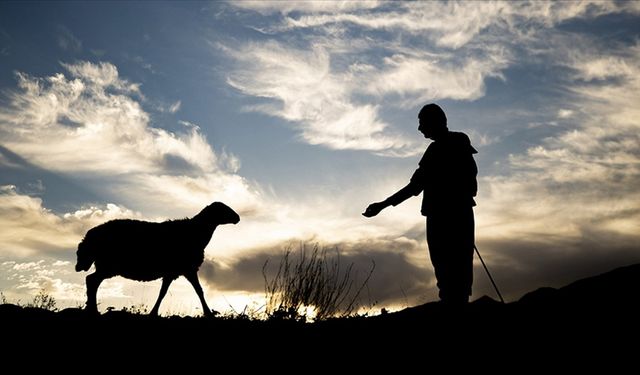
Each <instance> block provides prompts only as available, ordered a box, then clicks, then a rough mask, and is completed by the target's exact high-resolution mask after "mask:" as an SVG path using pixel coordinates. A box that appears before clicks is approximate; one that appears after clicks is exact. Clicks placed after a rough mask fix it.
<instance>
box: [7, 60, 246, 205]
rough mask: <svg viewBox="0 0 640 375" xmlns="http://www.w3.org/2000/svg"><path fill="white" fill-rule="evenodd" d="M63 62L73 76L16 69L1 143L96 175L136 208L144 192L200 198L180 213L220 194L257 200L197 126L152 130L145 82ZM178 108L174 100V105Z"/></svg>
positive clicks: (70, 170) (42, 161) (79, 173)
mask: <svg viewBox="0 0 640 375" xmlns="http://www.w3.org/2000/svg"><path fill="white" fill-rule="evenodd" d="M62 66H63V67H64V68H65V69H66V70H67V72H68V75H69V76H65V75H64V74H62V73H58V74H54V75H52V76H49V77H45V78H37V77H31V76H29V75H27V74H23V73H17V78H18V89H17V90H13V91H9V92H8V93H7V97H8V105H7V106H5V107H2V108H0V135H1V136H2V145H3V146H4V147H6V148H7V149H9V150H10V151H11V152H14V153H16V154H18V155H19V156H20V157H22V158H24V159H25V160H27V161H28V162H30V163H32V164H34V165H36V166H38V167H41V168H44V169H47V170H51V171H55V172H59V173H64V174H68V175H71V176H76V177H83V178H89V179H92V180H93V181H96V180H97V181H99V183H98V186H97V189H99V190H100V189H101V190H102V193H104V194H111V195H110V196H111V197H112V198H111V199H118V200H121V201H123V202H125V204H132V205H136V206H137V207H138V208H142V207H144V201H145V199H141V200H139V199H138V198H142V196H141V195H140V191H144V193H145V194H146V196H144V198H146V199H147V200H153V201H156V202H165V203H166V202H176V201H181V200H183V199H184V197H188V196H190V197H197V199H190V200H189V202H187V205H186V206H185V207H184V208H183V209H184V211H181V212H191V211H194V210H196V209H201V208H202V207H204V205H206V204H208V203H211V201H213V200H214V199H218V200H229V201H231V203H238V202H245V203H246V204H252V203H254V202H255V197H254V192H252V191H251V189H252V188H251V186H250V185H249V184H248V183H247V182H246V181H244V179H242V178H241V177H240V176H238V175H236V174H235V170H229V169H227V168H228V167H229V166H231V167H237V160H236V158H235V157H234V156H233V155H229V154H226V153H222V154H220V155H217V154H216V153H215V152H214V151H213V149H212V148H211V146H210V145H209V143H208V141H207V139H206V138H205V136H204V135H203V134H202V132H201V131H200V128H199V127H198V126H196V125H194V124H188V125H187V126H185V127H184V131H183V132H179V133H177V132H170V131H167V130H164V129H161V128H157V127H153V126H152V125H151V121H150V116H149V114H148V113H147V112H145V111H144V110H143V109H142V106H141V104H140V101H141V100H144V96H143V95H142V93H141V92H140V86H139V85H138V84H135V83H130V82H128V81H127V80H125V79H123V78H121V77H120V76H119V73H118V70H117V68H116V67H115V66H114V65H112V64H110V63H104V62H103V63H98V64H93V63H90V62H77V63H74V64H62ZM179 107H180V102H177V103H174V105H172V109H171V110H178V108H179ZM54 139H55V142H45V141H43V140H54ZM159 182H162V183H163V185H162V186H161V187H157V186H156V187H155V188H154V186H153V184H155V183H159ZM227 183H228V184H229V185H227ZM132 184H136V185H140V186H142V188H141V189H138V188H137V187H136V186H132ZM207 184H208V185H207ZM205 191H206V192H208V193H204V192H205ZM188 192H189V193H193V192H197V194H185V193H188ZM174 194H180V195H174ZM127 197H129V198H127ZM156 207H158V208H159V209H160V210H159V211H157V212H155V213H153V212H152V213H150V214H151V215H168V214H169V215H170V214H171V213H172V212H174V213H175V211H173V210H171V205H170V206H169V207H168V209H167V208H165V209H162V208H161V207H159V205H156Z"/></svg>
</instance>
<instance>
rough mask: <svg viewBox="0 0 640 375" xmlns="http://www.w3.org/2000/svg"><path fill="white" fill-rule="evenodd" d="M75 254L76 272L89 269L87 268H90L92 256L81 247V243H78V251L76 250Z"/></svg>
mask: <svg viewBox="0 0 640 375" xmlns="http://www.w3.org/2000/svg"><path fill="white" fill-rule="evenodd" d="M76 255H77V257H78V261H77V263H76V272H80V271H89V268H91V264H93V257H92V256H91V253H90V252H88V251H87V250H86V249H84V248H82V245H80V246H79V247H78V251H76Z"/></svg>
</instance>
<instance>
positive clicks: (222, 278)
mask: <svg viewBox="0 0 640 375" xmlns="http://www.w3.org/2000/svg"><path fill="white" fill-rule="evenodd" d="M312 247H313V246H312V245H310V246H307V247H306V250H307V251H311V249H312ZM285 249H291V250H293V251H292V255H291V256H290V259H291V260H292V261H294V262H295V261H296V259H297V257H298V256H299V254H300V245H298V246H291V245H286V244H283V245H282V246H280V247H274V248H269V249H263V250H261V251H258V252H256V253H253V254H251V255H247V256H244V257H242V258H239V259H237V260H235V261H234V262H233V263H231V264H229V265H223V264H221V263H220V262H218V261H216V260H213V259H207V260H205V262H204V263H203V265H202V266H201V267H200V277H201V278H202V280H203V281H204V282H206V283H207V284H209V285H211V286H213V287H215V288H218V289H222V290H244V291H250V292H261V291H264V289H265V279H264V275H263V267H264V266H265V263H266V262H267V261H268V264H267V267H266V268H265V270H266V273H267V277H268V278H269V280H271V279H272V278H273V275H274V274H275V272H276V271H277V269H278V266H279V265H280V262H281V259H282V256H283V255H284V251H285ZM324 249H325V250H326V251H327V258H328V259H337V258H335V257H336V256H339V258H338V259H339V264H340V268H341V269H343V270H344V269H346V268H347V267H348V266H349V265H351V264H353V269H352V272H351V276H352V279H353V280H354V281H355V285H362V283H363V282H364V281H365V280H366V278H367V276H368V275H369V272H370V270H371V268H372V266H373V265H374V264H375V269H374V270H373V273H372V274H371V278H370V279H369V281H368V283H367V284H366V287H365V288H364V289H363V290H362V293H361V303H362V304H363V305H365V306H371V305H374V304H375V305H380V306H384V305H389V304H402V305H412V304H415V303H423V302H425V301H426V300H427V299H428V297H427V294H429V292H430V291H431V292H432V290H430V289H432V285H433V283H434V281H433V272H432V270H431V269H430V267H428V262H427V254H426V250H422V249H418V248H417V245H416V242H415V241H411V240H375V241H366V242H359V243H350V244H334V245H331V246H326V247H324ZM336 251H337V252H336ZM414 257H415V258H416V259H417V260H413V258H414Z"/></svg>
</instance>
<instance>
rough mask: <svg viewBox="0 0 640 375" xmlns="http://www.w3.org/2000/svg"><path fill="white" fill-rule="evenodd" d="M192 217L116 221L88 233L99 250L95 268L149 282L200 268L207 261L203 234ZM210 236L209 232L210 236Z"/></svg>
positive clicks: (94, 246) (88, 236) (87, 238)
mask: <svg viewBox="0 0 640 375" xmlns="http://www.w3.org/2000/svg"><path fill="white" fill-rule="evenodd" d="M194 232H196V231H194V228H193V225H189V220H179V221H168V222H163V223H152V222H146V221H139V220H113V221H110V222H107V223H105V224H102V225H100V226H98V227H96V228H94V229H92V230H91V231H89V233H87V237H86V239H85V240H86V241H92V242H93V243H92V245H93V246H92V247H93V248H94V250H97V251H96V262H95V264H96V270H99V271H100V272H104V273H108V274H113V275H121V276H124V277H126V278H130V279H134V280H141V281H149V280H155V279H157V278H160V277H165V276H173V277H177V276H179V275H182V274H184V273H186V272H190V271H193V270H197V269H198V267H199V266H200V264H202V261H203V260H204V252H203V250H204V247H205V246H206V244H207V243H208V239H207V241H206V242H207V243H204V245H202V244H201V243H202V239H200V240H199V241H196V240H194V238H199V237H202V236H201V235H200V236H198V235H197V233H194ZM210 237H211V235H210V234H209V238H210Z"/></svg>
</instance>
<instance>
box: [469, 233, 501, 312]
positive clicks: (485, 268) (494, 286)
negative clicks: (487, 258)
mask: <svg viewBox="0 0 640 375" xmlns="http://www.w3.org/2000/svg"><path fill="white" fill-rule="evenodd" d="M473 248H474V249H476V254H478V258H480V262H482V266H483V267H484V270H485V271H487V275H488V276H489V280H491V284H493V288H494V289H495V290H496V293H498V297H500V302H502V303H504V298H502V294H500V290H498V286H497V285H496V283H495V281H493V277H491V273H490V272H489V269H488V268H487V265H486V264H484V260H482V256H481V255H480V251H478V248H477V247H476V245H475V244H473Z"/></svg>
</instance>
